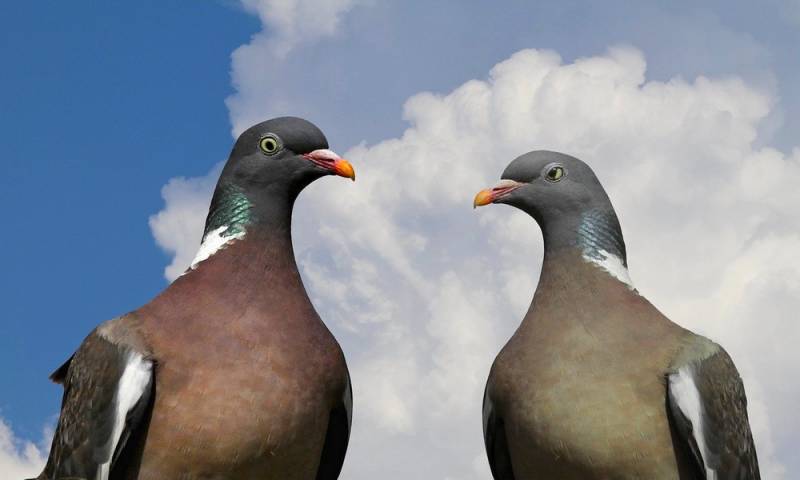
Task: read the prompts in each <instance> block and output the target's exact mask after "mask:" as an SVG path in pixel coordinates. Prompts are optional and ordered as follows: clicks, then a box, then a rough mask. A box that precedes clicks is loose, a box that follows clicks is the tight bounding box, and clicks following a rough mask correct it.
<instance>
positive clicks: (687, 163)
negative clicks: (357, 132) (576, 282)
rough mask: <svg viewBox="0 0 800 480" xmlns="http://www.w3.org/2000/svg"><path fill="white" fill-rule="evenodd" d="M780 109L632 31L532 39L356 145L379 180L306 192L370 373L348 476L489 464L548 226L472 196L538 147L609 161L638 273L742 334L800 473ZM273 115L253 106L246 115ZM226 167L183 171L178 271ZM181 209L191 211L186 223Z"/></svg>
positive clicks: (798, 161) (316, 287)
mask: <svg viewBox="0 0 800 480" xmlns="http://www.w3.org/2000/svg"><path fill="white" fill-rule="evenodd" d="M266 84H268V82H267V83H266ZM774 108H775V99H774V98H773V97H772V96H771V95H770V94H768V93H765V92H762V91H760V90H758V89H756V88H754V87H752V86H750V85H748V84H747V83H745V82H744V81H743V80H741V79H740V78H737V77H724V78H706V77H703V76H700V77H697V78H695V79H694V80H691V81H687V80H683V79H682V78H680V77H676V78H672V79H670V80H668V81H663V82H662V81H648V80H647V77H646V62H645V59H644V56H643V54H642V53H641V52H640V51H638V50H636V49H633V48H629V47H616V48H611V49H610V50H609V51H608V52H607V53H605V54H603V55H598V56H593V57H587V58H580V59H577V60H575V61H574V62H571V63H565V62H563V61H562V60H561V58H560V57H559V55H558V54H557V53H555V52H552V51H546V50H522V51H519V52H517V53H515V54H514V55H512V56H511V57H510V58H508V59H506V60H504V61H502V62H500V63H498V64H497V65H495V66H494V67H493V68H492V69H491V71H490V72H489V75H488V78H487V79H485V80H470V81H468V82H465V83H463V84H462V85H460V86H459V87H457V88H455V89H454V90H452V91H451V92H448V93H446V94H435V93H429V92H423V93H419V94H417V95H414V96H413V97H411V98H409V99H408V101H407V102H406V104H405V108H404V119H405V120H406V121H407V122H408V128H407V129H406V130H405V131H404V132H403V134H402V135H401V136H400V137H398V138H391V139H387V140H384V141H381V142H379V143H377V144H374V145H365V144H362V145H357V146H354V147H353V148H351V149H350V150H349V151H348V152H346V156H347V157H348V158H350V159H351V160H352V161H353V164H354V165H355V167H356V169H357V170H358V178H359V180H358V182H356V183H355V184H354V185H350V184H343V183H342V182H336V181H333V180H332V179H326V180H325V181H322V182H319V183H318V184H315V185H313V186H311V187H310V188H309V189H308V190H307V191H306V192H304V193H303V194H302V195H301V199H300V200H299V202H298V205H297V207H296V209H295V225H294V230H295V231H294V241H295V245H296V249H295V251H296V255H297V257H298V259H299V263H300V266H301V270H302V274H303V277H304V280H305V282H306V285H307V287H308V290H309V294H310V296H311V298H312V299H313V300H314V303H315V305H316V306H317V308H318V310H319V311H320V314H321V316H322V318H324V319H325V320H326V322H327V323H328V324H329V326H330V327H331V328H332V330H333V331H334V332H335V333H336V335H337V337H338V338H339V340H340V342H341V343H342V345H343V347H344V350H345V352H346V355H347V358H348V362H349V365H350V368H351V372H352V377H353V386H354V394H355V407H354V408H355V413H354V414H355V417H354V432H353V437H352V444H351V448H350V451H349V455H348V460H347V462H346V464H345V471H344V472H343V477H345V478H354V479H360V478H373V477H374V476H375V475H378V474H380V475H381V477H382V478H387V479H394V478H397V479H400V478H413V477H419V476H420V475H423V472H424V475H425V476H426V477H429V478H459V479H473V478H488V476H489V474H488V466H487V465H486V460H485V456H484V454H483V446H482V434H481V421H480V414H481V407H480V405H481V397H482V390H483V386H484V383H485V380H486V377H487V374H488V370H489V366H490V365H491V362H492V360H493V358H494V355H495V354H496V353H497V352H498V350H499V349H500V347H501V346H502V345H503V343H504V342H505V341H506V340H507V338H508V337H509V336H510V335H511V334H512V333H513V331H514V329H515V328H516V326H517V325H518V323H519V321H520V319H521V318H522V316H523V315H524V312H525V310H526V308H527V306H528V304H529V302H530V299H531V296H532V293H533V289H534V287H535V283H536V280H537V278H536V277H537V275H538V271H539V268H540V264H541V255H542V242H541V239H540V234H539V232H538V229H537V227H536V225H535V223H534V222H533V221H532V220H531V219H530V218H528V217H526V216H525V215H524V214H522V213H521V212H518V211H516V210H513V209H510V208H506V207H502V206H496V207H492V208H485V209H482V210H480V211H478V212H473V210H472V208H471V199H472V195H473V194H474V193H475V192H476V191H477V190H478V189H480V188H483V187H485V186H488V185H490V184H492V183H494V181H495V180H496V179H497V178H499V174H500V172H501V171H502V170H503V168H504V167H505V165H506V164H507V163H508V162H509V161H511V160H512V159H513V158H514V157H516V156H517V155H519V154H521V153H524V152H526V151H529V150H533V149H539V148H545V149H551V150H559V151H564V152H566V153H570V154H573V155H576V156H578V157H579V158H582V159H584V160H586V161H587V162H589V163H590V164H591V165H592V166H593V168H594V169H595V171H596V172H597V174H598V176H599V178H600V179H601V181H603V183H604V185H605V186H606V188H607V190H608V192H609V195H610V197H611V199H612V201H613V202H614V204H615V206H616V208H617V211H618V213H619V216H620V218H621V222H622V226H623V230H624V233H625V236H626V241H627V244H628V253H629V265H630V268H631V276H632V278H633V280H634V282H635V284H636V286H637V287H638V288H639V290H640V291H641V292H642V293H643V294H644V295H645V296H646V297H648V298H649V299H650V300H651V301H652V302H653V303H654V304H655V305H656V306H658V307H659V308H660V309H661V310H662V311H663V312H665V313H666V314H667V315H668V316H669V317H670V318H672V319H673V320H674V321H676V322H678V323H680V324H682V325H684V326H686V327H688V328H690V329H693V330H694V331H696V332H698V333H701V334H704V335H707V336H709V337H711V338H713V339H715V340H718V341H719V342H720V343H722V344H723V345H724V346H725V347H726V349H727V350H728V351H729V352H730V353H731V355H732V356H733V358H734V360H735V361H736V362H737V365H738V366H739V368H740V370H741V372H742V375H743V377H744V380H745V384H746V387H747V390H748V395H749V398H750V415H751V423H752V427H753V431H754V435H755V437H756V442H757V444H758V449H759V458H760V461H761V464H762V470H763V472H764V475H763V476H764V478H771V479H779V478H784V477H786V478H790V477H793V476H797V475H798V470H797V469H798V468H800V465H797V464H796V463H794V464H792V463H791V462H792V461H793V460H792V458H793V456H794V452H795V450H796V444H797V434H796V432H797V431H799V430H800V420H797V419H795V417H796V416H795V415H793V409H794V408H795V407H796V405H795V404H794V403H793V402H794V399H796V398H798V397H800V386H798V385H797V382H787V381H786V379H787V378H796V377H797V376H798V374H800V372H798V370H800V353H797V352H798V351H797V349H796V348H795V346H796V345H797V344H798V343H799V342H800V328H798V327H797V322H795V321H793V319H794V317H795V316H796V313H795V312H797V311H798V310H800V300H798V299H800V256H799V254H798V252H800V237H798V235H797V233H796V232H797V231H798V230H800V220H799V219H798V217H797V215H796V212H795V211H794V210H796V207H797V205H799V204H800V196H799V195H800V194H799V193H798V190H797V188H796V185H797V184H798V181H800V149H796V150H794V151H793V152H792V153H790V154H786V153H783V152H780V151H778V150H776V149H773V148H770V147H761V146H757V145H760V144H759V142H758V140H759V137H758V132H759V127H760V126H761V125H762V123H763V122H764V121H765V119H766V118H767V117H768V116H769V114H770V112H771V111H773V109H774ZM255 113H256V112H255V110H253V111H251V112H249V113H248V114H247V115H244V116H242V117H239V116H238V113H237V110H235V109H232V117H233V122H234V125H239V126H241V125H244V123H242V122H250V121H251V120H252V119H251V116H252V115H254V114H255ZM268 114H269V111H266V110H265V111H262V112H261V117H260V118H263V117H264V116H266V115H268ZM237 128H239V127H237ZM215 175H216V174H213V175H211V176H208V177H203V178H198V179H188V180H187V179H180V180H178V181H171V182H170V184H168V185H167V187H165V190H164V192H165V199H166V205H165V207H164V210H162V211H161V212H160V213H159V214H158V216H157V218H160V219H162V220H163V222H162V221H160V222H156V223H155V224H156V225H160V229H159V230H158V231H156V227H154V235H155V236H156V238H157V241H158V243H159V244H160V245H162V246H167V248H168V251H170V252H175V259H176V260H175V261H174V262H173V264H172V265H171V266H170V267H169V268H170V270H168V277H170V278H172V277H174V275H175V274H176V272H178V271H180V270H181V268H183V266H185V265H186V264H188V261H189V259H190V258H191V256H192V255H193V254H194V250H195V249H196V246H197V243H198V241H199V236H200V233H201V227H200V225H201V224H202V218H203V216H204V215H205V208H206V206H207V205H208V199H209V196H210V192H211V184H212V182H213V180H214V179H215ZM186 215H194V217H193V219H186V218H184V217H185V216H186ZM171 218H175V219H178V218H180V219H183V221H184V222H185V223H184V224H182V225H183V226H179V227H177V228H169V227H167V224H168V223H170V222H167V219H171ZM153 224H154V222H153V221H151V225H153ZM190 225H191V226H192V228H195V226H196V230H195V232H194V234H190V233H189V230H187V229H185V228H184V226H190ZM178 259H180V260H178ZM409 459H413V461H409ZM792 469H794V470H792Z"/></svg>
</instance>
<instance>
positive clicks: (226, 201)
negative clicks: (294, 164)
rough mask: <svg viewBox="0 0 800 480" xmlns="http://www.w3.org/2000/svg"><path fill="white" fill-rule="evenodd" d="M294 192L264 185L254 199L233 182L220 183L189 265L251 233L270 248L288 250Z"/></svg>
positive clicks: (193, 266) (290, 254)
mask: <svg viewBox="0 0 800 480" xmlns="http://www.w3.org/2000/svg"><path fill="white" fill-rule="evenodd" d="M295 197H296V196H295V195H289V194H288V192H283V191H278V189H277V188H274V187H273V188H267V189H264V190H263V191H262V192H260V195H259V196H258V198H257V199H253V198H252V195H248V194H247V193H246V192H245V191H244V190H243V189H242V188H240V187H238V186H236V185H220V186H219V187H217V189H216V191H215V192H214V197H213V198H212V199H211V207H210V208H209V213H208V217H207V219H206V226H205V230H204V232H203V241H202V243H201V244H200V249H199V250H198V252H197V255H196V256H195V258H194V260H193V261H192V263H191V266H190V269H195V268H196V267H197V265H198V264H199V263H200V262H202V261H204V260H206V259H208V258H209V257H211V256H212V255H214V254H215V253H217V252H218V251H219V250H220V249H223V248H225V247H226V246H228V245H229V244H231V243H232V242H234V241H237V240H240V239H244V238H246V237H249V236H253V235H254V234H256V233H257V234H258V237H259V238H260V239H261V240H262V241H266V242H267V243H268V245H269V247H270V248H272V249H273V250H274V251H284V252H286V253H287V254H288V255H289V256H291V257H292V258H294V255H293V253H292V237H291V232H292V208H293V206H294V199H295Z"/></svg>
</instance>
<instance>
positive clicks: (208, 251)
mask: <svg viewBox="0 0 800 480" xmlns="http://www.w3.org/2000/svg"><path fill="white" fill-rule="evenodd" d="M226 230H228V226H227V225H223V226H221V227H219V228H216V229H214V230H211V231H210V232H208V233H207V234H206V235H205V236H204V237H203V242H202V243H201V244H200V249H199V250H197V254H196V255H195V256H194V260H192V264H191V265H190V266H189V269H190V270H194V269H195V268H197V265H198V264H199V263H200V262H202V261H203V260H206V259H208V258H209V257H211V256H212V255H214V254H215V253H217V251H219V250H220V249H221V248H224V247H225V245H227V244H229V243H230V242H232V241H234V240H238V239H240V238H242V237H244V234H245V231H244V230H242V231H241V232H237V233H234V234H232V235H222V234H223V233H225V231H226Z"/></svg>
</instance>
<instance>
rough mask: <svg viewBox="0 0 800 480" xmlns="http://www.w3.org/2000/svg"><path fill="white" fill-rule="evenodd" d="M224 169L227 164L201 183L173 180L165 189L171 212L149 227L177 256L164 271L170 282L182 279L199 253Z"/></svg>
mask: <svg viewBox="0 0 800 480" xmlns="http://www.w3.org/2000/svg"><path fill="white" fill-rule="evenodd" d="M222 166H223V163H219V164H217V165H216V166H215V167H214V168H212V169H211V172H209V173H208V175H206V176H205V177H201V178H199V179H198V178H192V179H186V178H183V177H177V178H173V179H171V180H170V181H169V182H167V184H166V185H164V187H163V188H162V189H161V196H162V197H163V198H164V202H165V203H166V204H167V205H168V206H169V208H166V209H164V210H162V211H160V212H158V213H157V214H155V215H152V216H151V217H150V220H149V224H150V231H152V232H153V237H155V240H156V243H157V244H158V246H159V247H161V248H162V249H163V250H164V251H165V252H167V253H168V254H170V255H173V257H172V262H171V263H170V264H169V265H168V266H167V268H166V269H165V270H164V276H165V277H166V278H167V280H170V281H171V280H174V279H176V278H178V276H179V275H180V274H181V273H183V272H184V271H185V270H186V267H187V266H188V265H189V263H190V262H191V261H192V259H193V258H194V254H195V253H197V248H198V247H199V246H200V237H201V236H202V233H203V226H204V225H205V222H206V214H208V206H209V205H210V204H211V194H212V193H213V192H214V185H215V184H216V183H217V177H219V174H220V172H221V171H222Z"/></svg>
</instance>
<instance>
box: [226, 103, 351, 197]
mask: <svg viewBox="0 0 800 480" xmlns="http://www.w3.org/2000/svg"><path fill="white" fill-rule="evenodd" d="M325 175H341V176H345V177H348V178H353V179H354V178H355V175H354V173H353V169H352V167H351V166H350V165H349V163H348V162H347V161H345V160H343V159H341V158H339V157H338V155H336V154H335V153H333V152H332V151H330V150H328V140H327V139H326V138H325V135H324V134H323V133H322V131H321V130H320V129H319V128H317V126H316V125H314V124H313V123H311V122H309V121H307V120H304V119H302V118H297V117H280V118H273V119H271V120H267V121H265V122H261V123H258V124H256V125H253V126H252V127H250V128H248V129H247V130H245V131H244V132H243V133H242V134H241V135H239V138H238V139H237V140H236V144H235V145H234V146H233V150H232V151H231V154H230V157H229V158H228V162H227V163H226V164H225V168H224V169H223V171H222V175H221V176H220V183H221V184H222V183H233V184H236V185H238V186H240V187H243V188H245V189H246V190H249V189H251V188H252V189H254V190H257V189H263V188H265V187H269V186H271V185H278V184H280V185H283V186H286V187H288V188H289V189H290V190H292V191H295V192H299V191H300V190H302V189H303V187H305V186H307V185H308V184H310V183H311V182H313V181H314V180H316V179H318V178H320V177H323V176H325Z"/></svg>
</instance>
